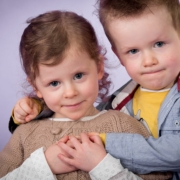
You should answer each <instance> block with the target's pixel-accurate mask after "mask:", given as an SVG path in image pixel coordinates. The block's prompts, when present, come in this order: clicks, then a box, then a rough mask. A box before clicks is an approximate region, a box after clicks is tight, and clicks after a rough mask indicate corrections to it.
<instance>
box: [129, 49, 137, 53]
mask: <svg viewBox="0 0 180 180" xmlns="http://www.w3.org/2000/svg"><path fill="white" fill-rule="evenodd" d="M138 52H139V50H138V49H131V50H130V51H128V53H130V54H136V53H138Z"/></svg>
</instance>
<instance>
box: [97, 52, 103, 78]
mask: <svg viewBox="0 0 180 180" xmlns="http://www.w3.org/2000/svg"><path fill="white" fill-rule="evenodd" d="M103 76H104V56H103V55H100V61H99V64H98V80H101V79H102V77H103Z"/></svg>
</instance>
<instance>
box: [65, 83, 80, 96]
mask: <svg viewBox="0 0 180 180" xmlns="http://www.w3.org/2000/svg"><path fill="white" fill-rule="evenodd" d="M77 94H78V91H77V89H76V87H75V86H74V85H72V84H68V85H66V87H65V88H64V98H73V97H74V96H77Z"/></svg>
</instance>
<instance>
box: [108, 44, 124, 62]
mask: <svg viewBox="0 0 180 180" xmlns="http://www.w3.org/2000/svg"><path fill="white" fill-rule="evenodd" d="M111 49H112V51H113V52H114V54H115V55H116V56H117V58H118V59H119V61H120V63H121V64H122V65H123V63H122V61H121V59H120V57H119V55H118V53H117V50H116V48H115V47H113V46H111ZM123 66H124V65H123Z"/></svg>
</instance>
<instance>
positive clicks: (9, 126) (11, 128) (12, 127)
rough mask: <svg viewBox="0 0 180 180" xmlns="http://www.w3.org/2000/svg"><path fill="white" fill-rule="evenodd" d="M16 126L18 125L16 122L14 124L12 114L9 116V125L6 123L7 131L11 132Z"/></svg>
mask: <svg viewBox="0 0 180 180" xmlns="http://www.w3.org/2000/svg"><path fill="white" fill-rule="evenodd" d="M17 127H18V124H15V122H14V120H13V118H12V116H11V117H10V119H9V125H8V128H9V131H10V132H11V133H13V132H14V130H15V129H16V128H17Z"/></svg>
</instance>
